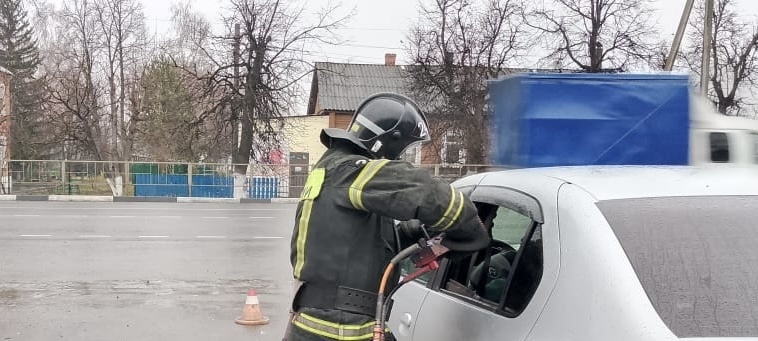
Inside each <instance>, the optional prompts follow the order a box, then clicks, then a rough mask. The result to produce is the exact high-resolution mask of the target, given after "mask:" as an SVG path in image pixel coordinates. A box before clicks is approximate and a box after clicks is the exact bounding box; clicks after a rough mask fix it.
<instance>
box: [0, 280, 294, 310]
mask: <svg viewBox="0 0 758 341" xmlns="http://www.w3.org/2000/svg"><path fill="white" fill-rule="evenodd" d="M250 288H255V290H256V291H257V292H258V293H259V294H264V295H266V294H273V295H280V294H286V293H288V291H289V288H290V284H289V283H288V282H283V281H272V280H217V281H177V280H119V281H92V282H74V281H60V282H27V283H24V282H10V283H7V282H6V283H0V304H3V305H10V304H19V303H21V302H23V304H25V305H28V304H32V305H34V304H49V303H50V302H51V299H52V300H54V301H59V300H68V299H78V298H86V297H90V298H87V303H85V305H88V306H92V307H99V306H104V305H114V304H115V305H116V306H121V307H123V306H133V305H151V306H159V307H171V306H173V305H175V304H177V301H184V304H187V302H186V301H203V302H205V301H207V298H208V297H218V296H221V295H245V294H246V293H247V292H248V291H249V290H250ZM213 300H217V299H213ZM193 305H194V304H193Z"/></svg>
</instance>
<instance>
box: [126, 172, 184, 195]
mask: <svg viewBox="0 0 758 341" xmlns="http://www.w3.org/2000/svg"><path fill="white" fill-rule="evenodd" d="M187 180H188V178H187V175H186V174H185V175H182V174H134V196H137V197H187V196H189V183H188V182H187Z"/></svg>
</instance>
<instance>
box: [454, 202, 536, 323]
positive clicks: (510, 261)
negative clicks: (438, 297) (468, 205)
mask: <svg viewBox="0 0 758 341" xmlns="http://www.w3.org/2000/svg"><path fill="white" fill-rule="evenodd" d="M477 207H478V208H479V215H480V218H481V219H482V222H483V223H484V224H485V226H486V227H487V228H488V230H489V232H490V235H491V237H492V242H491V244H490V247H489V249H487V250H483V251H479V252H477V253H474V254H473V255H470V256H468V257H463V258H462V259H451V260H450V262H449V263H448V266H447V268H446V270H447V271H446V273H445V274H444V278H443V280H442V283H443V285H442V288H443V290H444V291H446V292H449V293H452V294H454V295H456V296H458V297H461V298H463V299H466V300H467V301H470V302H472V303H474V304H477V305H481V306H484V307H487V308H489V309H492V310H493V311H496V312H498V313H501V314H503V315H505V316H508V317H516V316H518V315H519V314H521V312H522V311H523V310H524V309H525V308H526V306H527V304H528V303H529V301H530V300H531V298H532V296H533V295H534V292H535V291H536V289H537V286H538V285H539V282H540V280H541V278H542V270H543V256H542V230H541V229H542V225H541V224H538V223H536V222H534V221H533V220H531V219H530V218H529V217H527V216H525V215H523V214H520V213H518V212H516V211H514V210H512V209H509V208H506V207H502V206H496V205H491V204H486V203H477Z"/></svg>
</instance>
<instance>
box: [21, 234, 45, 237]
mask: <svg viewBox="0 0 758 341" xmlns="http://www.w3.org/2000/svg"><path fill="white" fill-rule="evenodd" d="M18 236H19V237H52V235H49V234H20V235H18Z"/></svg>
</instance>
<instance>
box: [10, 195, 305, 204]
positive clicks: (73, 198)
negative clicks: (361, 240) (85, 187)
mask: <svg viewBox="0 0 758 341" xmlns="http://www.w3.org/2000/svg"><path fill="white" fill-rule="evenodd" d="M0 201H57V202H163V203H206V204H211V203H212V204H297V203H298V202H300V199H299V198H271V199H253V198H195V197H114V196H101V195H14V194H2V195H0Z"/></svg>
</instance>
